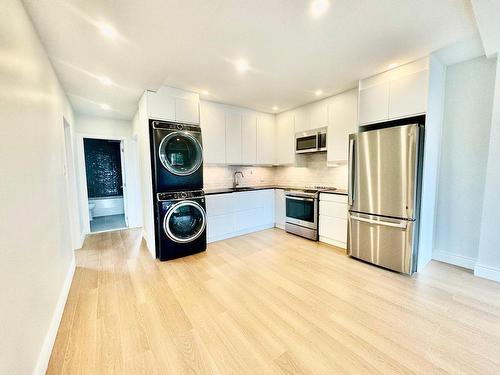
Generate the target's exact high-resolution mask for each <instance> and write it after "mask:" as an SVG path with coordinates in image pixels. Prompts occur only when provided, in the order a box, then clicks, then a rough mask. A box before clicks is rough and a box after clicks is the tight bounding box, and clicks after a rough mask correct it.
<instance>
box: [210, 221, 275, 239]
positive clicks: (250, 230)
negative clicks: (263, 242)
mask: <svg viewBox="0 0 500 375" xmlns="http://www.w3.org/2000/svg"><path fill="white" fill-rule="evenodd" d="M269 228H274V223H271V224H264V225H259V226H256V227H252V228H247V229H243V230H238V231H235V232H231V233H226V234H223V235H221V236H214V237H207V243H211V242H216V241H222V240H225V239H227V238H231V237H238V236H242V235H244V234H249V233H254V232H259V231H261V230H265V229H269Z"/></svg>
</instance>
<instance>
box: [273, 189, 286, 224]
mask: <svg viewBox="0 0 500 375" xmlns="http://www.w3.org/2000/svg"><path fill="white" fill-rule="evenodd" d="M285 219H286V201H285V190H283V189H276V190H274V221H275V226H276V228H280V229H285Z"/></svg>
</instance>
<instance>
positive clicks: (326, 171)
mask: <svg viewBox="0 0 500 375" xmlns="http://www.w3.org/2000/svg"><path fill="white" fill-rule="evenodd" d="M236 171H241V172H242V173H243V176H244V177H243V178H241V176H238V180H239V181H240V185H241V186H249V185H251V186H254V185H289V186H314V185H322V186H332V187H336V188H338V189H347V166H346V165H340V166H337V167H327V165H326V153H318V154H307V155H299V156H298V157H297V165H296V166H293V167H282V166H279V167H254V166H205V167H204V170H203V172H204V181H205V188H206V189H214V188H224V187H230V186H232V184H233V175H234V172H236Z"/></svg>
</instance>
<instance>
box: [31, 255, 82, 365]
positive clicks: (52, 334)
mask: <svg viewBox="0 0 500 375" xmlns="http://www.w3.org/2000/svg"><path fill="white" fill-rule="evenodd" d="M75 268H76V265H75V256H74V255H73V258H72V259H71V263H70V265H69V268H68V272H67V273H66V279H65V280H64V284H63V287H62V289H61V292H60V293H59V298H58V300H57V305H56V308H55V309H54V313H53V315H52V320H51V322H50V326H49V330H48V331H47V333H46V334H45V340H44V341H43V346H42V349H41V350H40V353H39V354H38V359H37V362H36V366H35V370H34V371H33V374H34V375H43V374H45V373H46V371H47V366H48V365H49V360H50V355H51V354H52V348H53V347H54V342H55V341H56V336H57V331H58V329H59V324H61V319H62V316H63V312H64V306H66V300H67V299H68V294H69V290H70V288H71V282H72V281H73V275H74V274H75Z"/></svg>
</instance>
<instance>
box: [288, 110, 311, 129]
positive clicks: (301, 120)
mask: <svg viewBox="0 0 500 375" xmlns="http://www.w3.org/2000/svg"><path fill="white" fill-rule="evenodd" d="M292 113H293V116H294V118H295V131H296V132H305V131H308V130H309V129H311V128H310V127H309V110H308V108H307V106H302V107H299V108H296V109H294V110H293V111H292Z"/></svg>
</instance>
